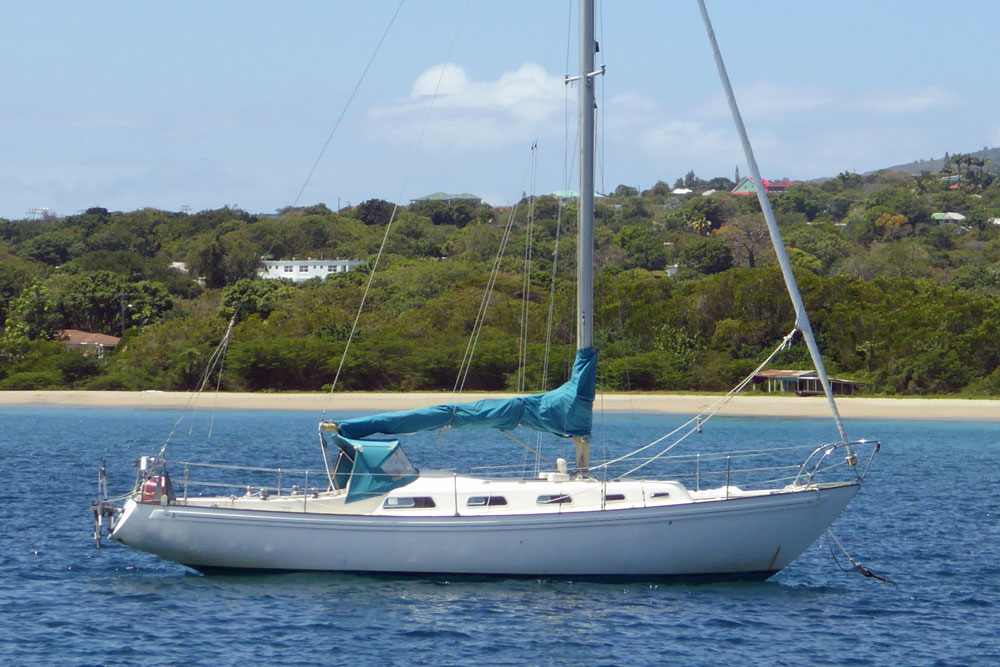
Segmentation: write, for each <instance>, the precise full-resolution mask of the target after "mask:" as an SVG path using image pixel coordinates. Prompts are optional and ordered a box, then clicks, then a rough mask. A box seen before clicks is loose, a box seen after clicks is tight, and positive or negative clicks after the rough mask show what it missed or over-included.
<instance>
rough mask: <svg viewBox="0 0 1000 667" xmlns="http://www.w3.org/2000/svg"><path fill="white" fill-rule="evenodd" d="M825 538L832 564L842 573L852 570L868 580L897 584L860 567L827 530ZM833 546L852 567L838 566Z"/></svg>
mask: <svg viewBox="0 0 1000 667" xmlns="http://www.w3.org/2000/svg"><path fill="white" fill-rule="evenodd" d="M826 537H827V540H826V545H827V547H829V549H830V556H831V557H832V558H833V562H834V563H836V564H837V567H838V568H840V570H841V571H843V572H851V571H852V570H856V571H857V572H858V573H860V574H861V575H862V576H865V577H869V578H871V579H875V580H877V581H881V582H884V583H887V584H899V582H898V581H893V580H892V579H889V578H888V577H883V576H882V575H880V574H875V573H874V572H872V571H871V570H869V569H868V568H867V567H865V566H864V565H862V564H861V563H859V562H858V561H856V560H854V559H853V558H851V554H849V553H847V549H845V548H844V545H843V544H841V543H840V540H838V539H837V538H836V537H834V535H833V533H831V532H830V531H829V530H827V531H826ZM834 544H836V545H837V547H839V548H840V550H841V551H842V552H843V554H844V557H846V558H847V560H848V561H849V562H850V563H851V565H852V566H853V567H844V566H843V565H841V564H840V559H838V558H837V554H836V552H835V551H834V550H833V545H834Z"/></svg>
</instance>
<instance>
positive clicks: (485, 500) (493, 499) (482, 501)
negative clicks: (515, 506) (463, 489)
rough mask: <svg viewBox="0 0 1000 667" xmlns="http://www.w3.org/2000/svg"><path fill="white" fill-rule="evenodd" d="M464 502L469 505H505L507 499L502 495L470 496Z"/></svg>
mask: <svg viewBox="0 0 1000 667" xmlns="http://www.w3.org/2000/svg"><path fill="white" fill-rule="evenodd" d="M465 504H466V505H468V506H469V507H497V506H500V505H506V504H507V499H506V498H504V497H503V496H472V497H470V498H469V500H468V501H467V502H466V503H465Z"/></svg>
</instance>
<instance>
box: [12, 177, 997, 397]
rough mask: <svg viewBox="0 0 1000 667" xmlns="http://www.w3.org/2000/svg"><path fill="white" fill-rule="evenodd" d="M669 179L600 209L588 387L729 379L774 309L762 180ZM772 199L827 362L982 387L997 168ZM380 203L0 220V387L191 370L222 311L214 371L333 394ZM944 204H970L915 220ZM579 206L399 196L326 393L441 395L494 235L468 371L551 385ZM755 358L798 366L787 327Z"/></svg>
mask: <svg viewBox="0 0 1000 667" xmlns="http://www.w3.org/2000/svg"><path fill="white" fill-rule="evenodd" d="M955 176H958V178H954V177H955ZM676 185H683V186H686V187H687V188H690V189H691V190H693V192H692V193H691V194H688V195H683V196H677V195H674V194H672V190H673V187H672V186H670V185H668V184H667V183H665V182H660V183H657V185H656V186H654V187H653V188H651V189H649V190H646V191H643V192H638V191H636V190H635V189H634V188H630V187H628V186H619V187H618V188H617V189H616V190H615V191H614V193H612V194H610V195H608V196H606V197H603V198H601V199H600V200H599V201H598V203H597V205H596V230H595V238H596V245H597V248H596V261H597V266H596V269H595V270H596V290H597V294H596V298H595V309H596V312H595V338H596V340H597V344H598V346H599V348H600V350H601V357H600V367H599V377H598V382H599V384H600V385H601V386H602V387H603V388H604V389H607V390H624V389H635V390H657V391H722V390H727V389H729V388H730V387H731V386H732V385H733V384H734V383H735V382H736V381H738V380H739V379H741V378H742V377H743V376H744V375H745V374H746V373H748V372H749V371H751V370H752V369H753V368H755V367H756V366H757V364H758V363H760V361H761V360H762V359H763V358H764V357H766V355H767V354H768V353H769V352H770V351H771V350H772V349H773V348H774V346H775V345H776V344H777V343H778V342H779V341H780V339H781V338H782V337H783V336H784V335H785V334H787V333H788V332H789V331H790V330H791V329H792V324H793V313H792V308H791V305H790V303H789V300H788V297H787V295H786V293H785V290H784V286H783V283H782V279H781V275H780V272H779V271H778V269H777V267H776V266H775V262H774V255H773V251H772V250H771V248H770V241H769V239H768V236H767V233H766V228H765V226H764V222H763V220H762V216H761V214H760V210H759V206H758V205H757V202H756V199H755V198H753V197H738V196H734V195H732V194H730V193H729V189H731V188H732V187H733V186H734V183H732V181H729V180H728V179H724V178H716V179H712V180H710V181H706V180H702V179H699V178H698V177H697V176H695V174H694V173H689V174H687V176H685V177H684V178H682V179H678V182H677V183H675V186H676ZM710 190H715V192H714V193H711V194H707V195H706V194H705V193H706V192H707V191H710ZM773 206H774V209H775V213H776V215H777V218H778V222H779V225H780V227H781V232H782V235H783V237H784V241H785V244H786V246H787V247H788V249H789V254H790V256H791V260H792V263H793V265H794V266H795V270H796V276H797V278H798V280H799V283H800V287H801V290H802V293H803V298H804V300H805V303H806V306H807V308H808V310H809V313H810V317H811V319H812V322H813V328H814V329H815V331H816V334H817V337H818V339H819V343H820V347H821V349H822V350H823V352H824V359H825V361H826V363H827V368H828V369H829V370H830V372H831V373H832V374H833V375H835V376H837V377H841V378H846V379H853V380H857V381H860V382H862V383H864V384H863V391H865V392H868V393H872V394H884V395H917V394H919V395H928V394H958V395H964V396H998V395H1000V370H998V367H1000V299H998V297H1000V225H998V224H997V222H1000V220H998V219H1000V180H998V179H997V175H996V170H995V168H994V167H993V166H992V165H991V164H989V163H988V162H985V163H984V164H981V165H980V164H977V163H975V162H962V163H961V164H958V163H953V164H951V165H949V167H948V169H946V170H945V173H940V172H939V173H923V174H918V175H916V176H912V175H907V174H903V173H899V172H891V171H886V172H881V173H878V174H871V175H866V176H860V175H857V174H851V173H842V174H840V175H839V176H838V177H836V178H833V179H829V180H826V181H824V182H822V183H819V184H801V185H796V186H793V187H791V188H789V189H787V190H786V191H785V192H783V193H781V194H779V195H775V196H774V197H773ZM393 208H394V207H393V205H392V204H390V203H388V202H385V201H380V200H371V201H367V202H364V203H362V204H360V205H358V206H356V207H353V208H349V209H344V210H341V211H332V210H330V209H328V208H327V207H326V206H324V205H322V204H318V205H316V206H311V207H307V208H295V209H287V210H283V211H281V212H279V214H278V215H255V214H251V213H248V212H246V211H242V210H237V209H230V208H223V209H218V210H209V211H202V212H199V213H195V214H186V213H172V212H167V211H161V210H153V209H144V210H139V211H131V212H116V211H108V210H105V209H103V208H96V207H95V208H91V209H89V210H87V211H86V212H84V213H81V214H78V215H73V216H68V217H64V218H57V219H41V220H0V323H2V325H3V329H2V333H0V389H49V388H74V389H122V390H138V389H161V390H190V389H193V388H195V387H196V386H197V384H198V383H199V380H200V379H201V378H202V373H203V371H204V369H205V368H206V366H207V363H208V361H209V359H210V357H211V356H212V354H213V351H214V350H215V348H216V345H217V344H218V342H219V341H220V339H221V338H222V335H223V333H224V331H225V330H226V327H227V324H228V322H229V320H230V318H231V317H232V316H233V315H234V314H235V315H236V320H237V324H236V325H235V327H234V329H233V332H232V336H231V340H230V343H229V345H228V353H227V355H226V358H225V365H224V372H223V373H222V375H221V377H213V378H210V380H211V386H213V387H214V386H216V384H217V383H218V384H219V385H220V386H221V387H222V388H223V389H227V390H247V391H271V390H321V389H324V388H328V387H329V383H330V382H331V381H332V380H333V378H334V377H335V376H336V375H337V371H338V367H339V365H340V360H341V356H342V353H343V350H344V347H345V345H346V342H347V339H348V338H349V336H350V334H351V330H352V323H353V321H354V317H355V314H356V312H357V311H358V307H359V304H360V302H361V298H362V294H363V293H364V290H365V286H366V284H367V282H368V279H369V273H370V267H371V264H372V262H373V261H374V258H375V255H376V253H377V251H378V249H379V247H380V245H381V244H382V240H383V235H384V232H385V228H386V225H387V224H388V223H389V221H390V217H391V216H392V214H393ZM946 212H951V213H958V214H961V216H964V219H959V220H957V221H953V220H944V221H942V220H939V219H937V218H940V216H936V217H935V215H934V214H935V213H946ZM575 215H576V211H575V204H574V203H573V202H572V201H570V202H568V203H565V202H560V201H559V200H557V199H556V198H554V197H552V196H543V197H537V198H526V199H524V200H522V201H521V202H520V203H519V204H518V205H517V206H515V207H513V208H510V209H508V208H491V207H489V206H487V205H483V206H481V207H474V206H472V205H470V204H468V203H463V202H459V203H456V204H453V205H447V204H445V203H442V202H430V203H421V204H416V205H413V206H410V207H405V208H404V207H401V208H400V209H399V210H398V211H397V212H396V215H395V220H394V222H393V224H392V228H391V231H390V233H389V235H388V237H387V238H386V242H385V250H384V255H383V257H382V259H381V263H380V265H379V267H378V271H377V272H376V274H375V277H374V280H373V282H372V290H371V293H370V295H369V297H368V300H367V303H366V306H365V309H364V312H363V314H362V315H361V318H360V323H359V326H358V330H357V333H356V335H355V336H354V339H353V343H352V346H351V350H350V354H348V355H347V357H346V359H345V362H344V366H343V368H342V369H341V371H340V378H341V379H340V384H339V385H338V387H339V388H342V389H346V390H450V389H452V388H453V387H454V386H455V382H456V377H457V376H458V372H459V366H460V363H461V360H462V352H463V351H464V350H465V349H466V344H467V341H468V337H469V333H470V332H471V331H472V330H473V327H474V324H475V323H476V320H477V317H478V313H479V309H480V304H481V302H482V299H483V292H484V288H485V287H486V283H487V279H488V276H489V273H490V268H491V266H492V265H493V262H494V257H495V256H496V251H497V248H498V247H499V246H500V245H501V244H503V243H506V253H505V255H504V258H503V260H502V262H501V265H500V271H499V274H498V276H497V280H496V287H495V293H494V295H493V297H492V299H491V302H490V307H489V310H488V312H487V314H486V318H485V321H484V323H483V331H482V334H481V335H480V336H479V338H478V346H477V347H476V352H475V355H474V357H473V359H472V362H471V367H470V369H469V374H468V377H467V379H466V381H465V389H466V390H511V389H514V388H516V387H518V386H522V385H523V386H524V387H526V388H527V389H528V390H531V391H534V390H539V389H541V388H542V386H543V384H544V386H546V387H552V386H554V385H555V384H557V383H559V382H560V381H562V379H563V378H564V377H566V375H567V373H568V366H569V364H570V363H571V361H572V357H573V347H574V333H573V330H572V326H573V325H572V322H573V317H572V311H573V308H574V294H575V292H574V287H573V273H574V264H575V238H574V233H575ZM953 217H954V216H953ZM511 219H512V220H513V224H512V226H511V230H512V231H511V232H510V235H509V236H507V234H506V233H505V229H506V228H507V223H508V220H511ZM529 223H530V224H529ZM529 229H530V230H531V231H532V234H531V242H530V248H529V242H528V235H527V230H529ZM557 239H558V253H557V252H556V250H557ZM261 257H273V258H292V257H298V258H305V257H317V258H318V257H323V258H341V259H360V260H366V261H367V262H368V264H367V265H364V266H362V267H361V268H360V270H355V271H352V272H349V273H342V274H336V275H331V276H329V277H328V278H326V279H325V280H318V279H317V280H312V281H307V282H304V283H300V284H292V283H290V282H284V281H265V280H261V279H257V278H255V274H256V270H257V268H258V266H259V262H260V258H261ZM526 257H527V258H528V261H527V262H526V260H525V258H526ZM179 262H182V263H184V265H186V268H187V270H188V272H186V273H185V272H183V271H181V270H179V269H178V268H176V267H177V264H176V263H179ZM526 265H527V266H528V267H529V268H530V272H527V271H525V266H526ZM554 268H555V280H554V281H553V270H554ZM526 284H527V285H528V288H527V290H526V288H525V285H526ZM525 291H527V292H528V301H527V306H526V308H527V318H526V321H527V322H528V332H527V339H526V340H527V343H526V344H525V345H524V347H523V349H524V363H523V365H522V364H521V363H520V362H519V357H520V356H521V355H520V354H519V350H521V349H522V344H521V342H520V338H519V336H520V322H521V321H522V294H523V293H524V292H525ZM550 308H551V311H552V312H553V314H554V318H553V322H554V324H553V328H552V330H551V333H549V332H548V331H547V322H548V313H549V311H550ZM65 329H81V330H85V331H90V332H100V333H105V334H112V335H116V336H121V335H122V334H123V333H124V338H123V340H122V341H121V343H120V344H119V345H118V348H117V349H116V350H115V351H114V352H113V353H111V354H109V355H107V356H105V357H104V358H97V357H96V356H93V355H86V354H83V353H81V352H79V351H77V350H72V349H67V347H66V345H65V344H64V342H62V341H61V340H58V336H59V333H58V332H60V331H62V330H65ZM547 336H549V337H550V339H551V346H550V347H549V350H550V354H549V355H548V356H546V344H545V341H546V338H547ZM772 366H773V367H778V368H809V367H810V363H809V361H808V355H807V352H806V350H805V347H804V346H803V345H801V344H799V345H796V346H793V347H792V348H791V349H790V350H788V351H787V352H784V353H782V354H781V355H780V356H779V357H778V358H777V360H776V361H775V362H774V364H773V365H772ZM543 374H546V377H545V378H543V377H542V376H543Z"/></svg>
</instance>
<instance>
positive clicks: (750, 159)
mask: <svg viewBox="0 0 1000 667" xmlns="http://www.w3.org/2000/svg"><path fill="white" fill-rule="evenodd" d="M698 8H699V9H700V10H701V18H702V22H703V23H704V24H705V31H706V32H707V33H708V41H709V44H710V45H711V47H712V54H713V55H714V56H715V65H716V67H717V68H718V70H719V78H720V79H721V80H722V87H723V89H725V92H726V99H727V100H728V102H729V110H730V111H731V112H732V115H733V122H734V123H735V124H736V131H737V132H738V133H739V135H740V142H741V143H742V144H743V154H744V156H745V157H746V161H747V166H748V167H749V168H750V177H751V178H752V179H753V182H754V187H755V189H756V190H757V200H758V201H759V202H760V208H761V211H762V212H763V213H764V220H765V221H766V222H767V230H768V232H770V234H771V244H772V245H773V246H774V254H775V255H776V256H777V258H778V265H779V266H780V267H781V275H782V276H783V277H784V279H785V287H786V288H787V289H788V296H789V297H791V299H792V305H793V306H794V308H795V328H796V329H798V330H799V331H800V332H802V338H803V339H805V343H806V347H807V348H809V356H811V357H812V361H813V366H815V367H816V375H817V376H818V377H819V381H820V384H822V385H823V393H825V394H826V400H827V402H829V404H830V410H831V411H832V412H833V420H834V421H835V422H836V424H837V431H838V432H839V433H840V440H841V442H845V443H846V442H847V433H846V432H845V431H844V422H843V420H841V418H840V411H839V410H837V402H836V401H835V400H834V398H833V388H832V387H831V386H830V379H829V377H827V374H826V368H825V367H824V366H823V357H822V355H820V352H819V347H818V346H817V345H816V337H815V336H814V335H813V330H812V326H811V325H810V324H809V316H808V315H807V314H806V308H805V305H804V304H803V303H802V295H801V294H800V293H799V286H798V284H797V283H796V282H795V274H794V273H792V263H791V262H790V261H789V260H788V253H786V252H785V244H784V243H783V242H782V240H781V232H780V231H779V230H778V223H777V222H776V221H775V219H774V212H773V211H772V210H771V202H770V200H769V199H768V198H767V191H766V190H764V181H763V180H762V179H761V177H760V170H759V169H758V168H757V160H756V159H755V158H754V156H753V148H752V147H751V146H750V139H749V137H748V136H747V130H746V127H745V126H744V125H743V117H742V116H741V115H740V110H739V107H737V106H736V96H735V95H734V94H733V87H732V85H731V84H730V83H729V74H728V73H727V72H726V65H725V63H723V62H722V53H721V52H720V51H719V44H718V42H717V41H716V40H715V31H714V30H712V22H711V21H710V20H709V18H708V9H706V8H705V1H704V0H698ZM847 452H848V456H849V457H850V456H853V454H852V453H851V448H850V447H848V448H847Z"/></svg>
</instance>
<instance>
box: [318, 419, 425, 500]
mask: <svg viewBox="0 0 1000 667" xmlns="http://www.w3.org/2000/svg"><path fill="white" fill-rule="evenodd" d="M335 440H336V442H337V446H338V447H340V450H341V452H343V454H344V456H341V457H340V459H339V461H338V465H337V468H336V471H335V473H334V477H335V480H336V481H337V483H338V488H343V487H341V486H339V483H344V484H346V486H347V499H346V500H347V502H349V503H350V502H354V501H355V500H361V499H363V498H371V497H372V496H380V495H382V494H384V493H388V492H389V491H392V490H393V489H395V488H398V487H400V486H405V485H406V484H409V483H410V482H412V481H413V480H415V479H416V478H417V469H416V468H414V467H413V464H412V463H410V460H409V459H408V458H406V454H404V453H403V449H402V447H400V446H399V441H398V440H387V441H383V440H352V439H350V438H345V437H343V436H342V435H340V434H338V435H337V436H336V438H335ZM346 460H350V461H353V466H351V471H350V475H347V474H346V472H345V470H344V467H346V464H344V461H346Z"/></svg>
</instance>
